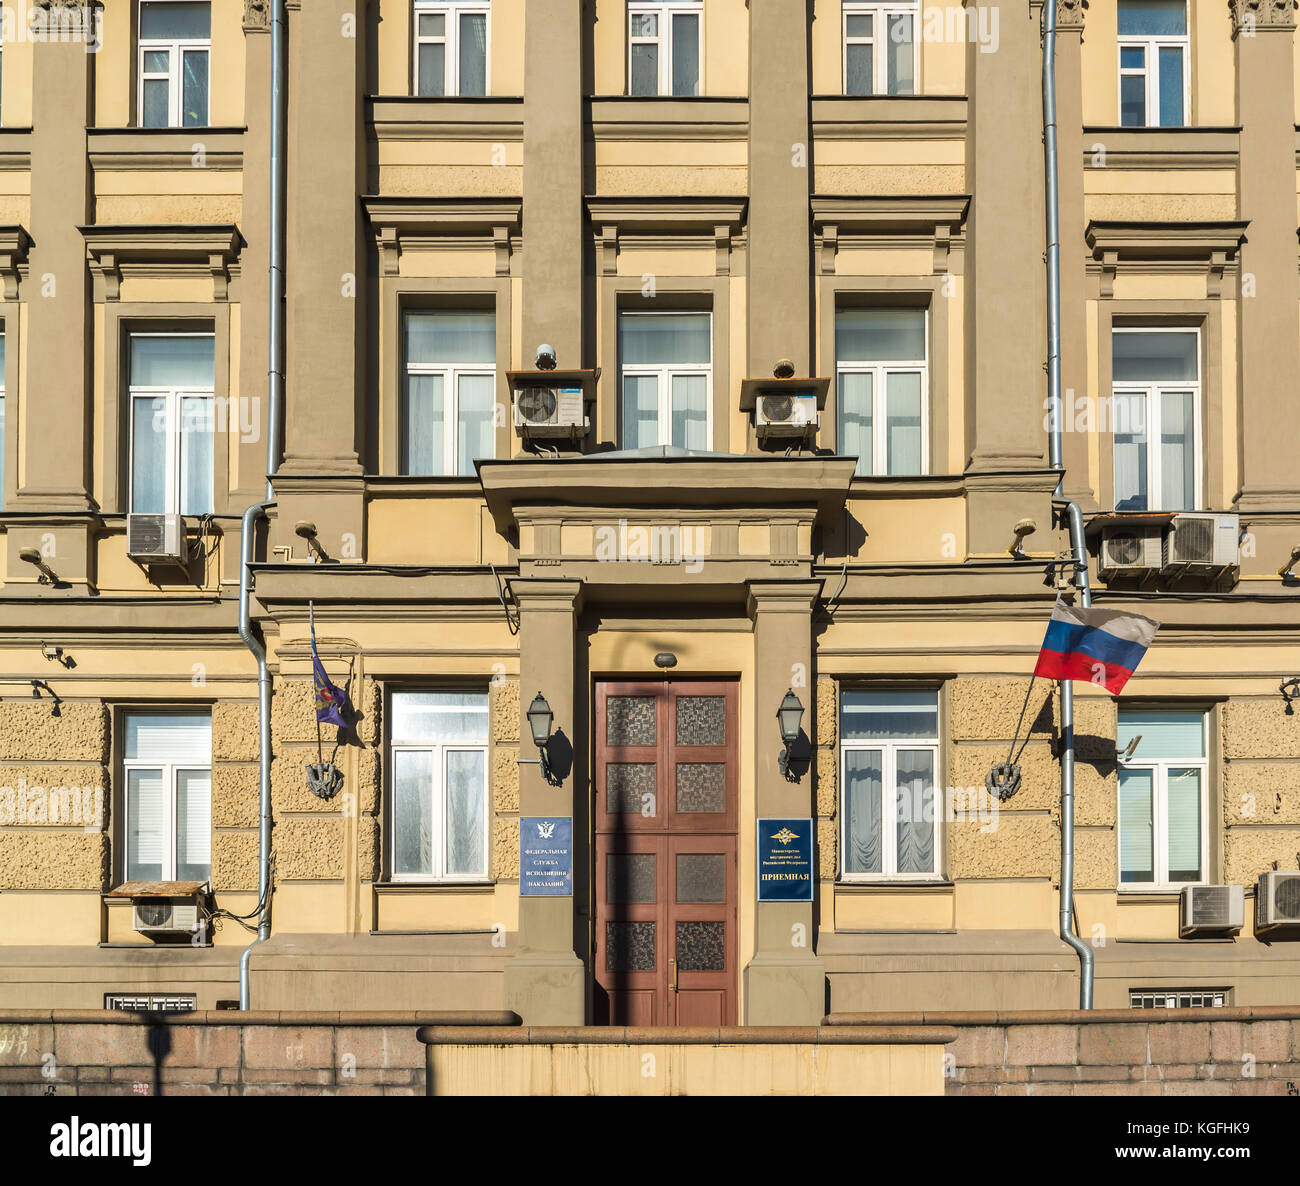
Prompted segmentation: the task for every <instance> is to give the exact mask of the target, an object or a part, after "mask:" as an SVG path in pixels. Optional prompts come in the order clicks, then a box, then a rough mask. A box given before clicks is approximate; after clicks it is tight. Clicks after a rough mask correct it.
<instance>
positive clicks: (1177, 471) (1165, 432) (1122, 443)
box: [1111, 328, 1201, 511]
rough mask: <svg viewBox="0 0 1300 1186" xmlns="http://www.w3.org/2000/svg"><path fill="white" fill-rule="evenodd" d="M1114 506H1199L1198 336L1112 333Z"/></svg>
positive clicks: (1159, 332)
mask: <svg viewBox="0 0 1300 1186" xmlns="http://www.w3.org/2000/svg"><path fill="white" fill-rule="evenodd" d="M1111 342H1112V354H1111V357H1112V373H1111V383H1112V388H1111V391H1112V401H1111V402H1112V408H1111V422H1112V428H1113V432H1114V442H1115V449H1114V458H1115V509H1116V510H1117V511H1186V510H1192V509H1193V508H1195V507H1197V506H1199V505H1200V470H1201V458H1200V406H1201V385H1200V334H1199V333H1198V331H1197V330H1195V329H1120V328H1116V329H1115V331H1114V333H1113V334H1112V335H1111Z"/></svg>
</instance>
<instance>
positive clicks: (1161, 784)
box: [1115, 708, 1210, 894]
mask: <svg viewBox="0 0 1300 1186" xmlns="http://www.w3.org/2000/svg"><path fill="white" fill-rule="evenodd" d="M1168 711H1170V712H1178V711H1186V710H1185V709H1184V710H1179V709H1177V708H1171V709H1169V710H1168ZM1201 754H1202V756H1201V757H1199V758H1137V757H1134V758H1128V759H1123V758H1121V759H1120V761H1119V768H1120V769H1121V770H1150V771H1151V772H1152V778H1151V830H1152V840H1153V843H1152V850H1151V860H1152V869H1151V875H1152V880H1151V881H1125V880H1124V865H1123V859H1124V855H1123V831H1122V829H1123V820H1122V819H1121V818H1120V815H1119V779H1118V777H1117V778H1116V781H1115V796H1116V815H1115V851H1116V854H1117V856H1118V860H1119V862H1120V863H1119V864H1118V865H1117V866H1116V868H1117V869H1118V871H1119V878H1118V880H1119V885H1118V887H1117V888H1118V889H1119V892H1120V893H1127V894H1141V893H1161V892H1165V891H1176V890H1181V889H1182V888H1183V887H1184V886H1188V885H1206V884H1208V882H1209V876H1210V756H1209V755H1210V714H1209V713H1207V712H1201ZM1171 769H1176V770H1192V769H1195V770H1199V771H1200V772H1201V856H1200V861H1201V877H1200V880H1198V881H1170V880H1169V810H1168V805H1169V798H1168V796H1169V771H1170V770H1171Z"/></svg>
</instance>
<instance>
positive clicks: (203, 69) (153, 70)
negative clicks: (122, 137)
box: [139, 0, 212, 128]
mask: <svg viewBox="0 0 1300 1186" xmlns="http://www.w3.org/2000/svg"><path fill="white" fill-rule="evenodd" d="M211 51H212V5H211V4H209V3H207V2H206V0H166V2H163V0H140V94H139V104H140V123H141V126H143V127H146V128H201V127H206V126H207V123H208V59H209V57H210V55H211Z"/></svg>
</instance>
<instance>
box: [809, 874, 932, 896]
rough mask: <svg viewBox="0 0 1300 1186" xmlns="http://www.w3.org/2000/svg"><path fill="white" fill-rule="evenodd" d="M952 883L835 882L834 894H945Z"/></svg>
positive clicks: (908, 880)
mask: <svg viewBox="0 0 1300 1186" xmlns="http://www.w3.org/2000/svg"><path fill="white" fill-rule="evenodd" d="M953 888H954V887H953V883H952V882H951V881H948V880H946V879H944V878H932V879H924V880H918V879H916V878H906V879H903V878H900V879H899V880H897V881H893V880H888V879H882V880H880V881H837V882H835V892H836V893H837V894H841V893H843V894H850V895H854V894H871V893H881V892H895V891H899V890H901V891H904V892H906V893H911V894H927V893H935V894H937V893H947V892H948V891H949V890H951V889H953Z"/></svg>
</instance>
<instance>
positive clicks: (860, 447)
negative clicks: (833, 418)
mask: <svg viewBox="0 0 1300 1186" xmlns="http://www.w3.org/2000/svg"><path fill="white" fill-rule="evenodd" d="M873 382H874V377H873V376H872V374H871V372H870V371H857V372H849V373H845V374H841V375H840V381H839V392H838V395H837V397H836V406H837V408H838V410H839V453H840V455H841V456H842V457H857V459H858V468H857V471H856V472H857V473H859V474H870V473H872V472H873V463H874V460H875V457H874V438H873V436H872V430H871V412H872V402H873V395H872V390H871V387H872V383H873Z"/></svg>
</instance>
